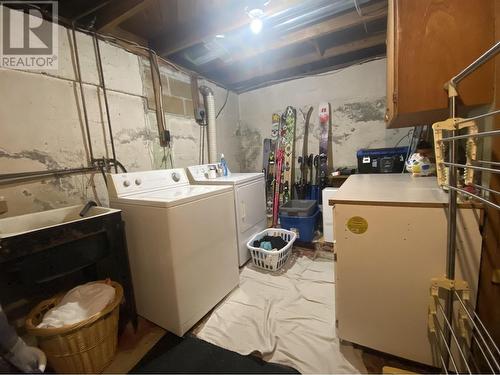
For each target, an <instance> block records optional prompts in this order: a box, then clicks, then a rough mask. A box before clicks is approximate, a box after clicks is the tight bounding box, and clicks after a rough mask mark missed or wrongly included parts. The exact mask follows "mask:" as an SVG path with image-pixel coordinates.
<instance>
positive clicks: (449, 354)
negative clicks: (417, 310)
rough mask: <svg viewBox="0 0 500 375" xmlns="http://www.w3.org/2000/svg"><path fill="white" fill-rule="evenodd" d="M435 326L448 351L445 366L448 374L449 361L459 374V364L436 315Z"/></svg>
mask: <svg viewBox="0 0 500 375" xmlns="http://www.w3.org/2000/svg"><path fill="white" fill-rule="evenodd" d="M434 323H435V324H434V325H435V327H436V328H437V329H438V331H439V334H440V335H441V339H442V340H443V344H444V345H443V346H444V347H445V348H446V351H447V353H445V354H446V359H445V362H446V365H445V369H446V372H447V371H448V364H447V363H448V361H451V364H452V365H453V368H454V369H455V373H456V374H458V373H459V371H458V367H457V363H456V362H455V358H454V357H453V354H452V353H451V348H450V345H449V344H447V338H446V337H445V335H444V333H443V329H442V328H441V325H440V323H439V320H438V318H437V316H436V315H434Z"/></svg>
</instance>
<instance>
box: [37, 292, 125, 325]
mask: <svg viewBox="0 0 500 375" xmlns="http://www.w3.org/2000/svg"><path fill="white" fill-rule="evenodd" d="M114 298H115V288H113V287H112V286H110V285H107V284H103V283H88V284H84V285H80V286H77V287H76V288H73V289H71V290H70V291H69V292H68V293H66V295H65V296H64V297H63V299H62V300H61V302H59V303H58V304H57V306H55V307H54V308H52V309H51V310H49V311H48V312H47V313H46V314H45V316H44V317H43V320H42V322H41V323H40V324H39V325H38V328H49V327H51V328H59V327H63V326H66V325H71V324H76V323H79V322H81V321H84V320H86V319H88V318H90V317H91V316H93V315H95V314H97V313H99V312H101V311H102V310H103V309H104V308H105V307H106V306H107V305H108V304H109V303H110V302H111V301H113V299H114Z"/></svg>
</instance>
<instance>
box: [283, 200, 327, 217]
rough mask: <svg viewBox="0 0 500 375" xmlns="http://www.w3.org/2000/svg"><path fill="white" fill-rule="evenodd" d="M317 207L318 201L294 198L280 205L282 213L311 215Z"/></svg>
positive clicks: (287, 214)
mask: <svg viewBox="0 0 500 375" xmlns="http://www.w3.org/2000/svg"><path fill="white" fill-rule="evenodd" d="M317 207H318V202H316V201H313V200H301V199H292V200H291V201H288V202H286V203H285V204H284V205H283V206H281V207H280V215H286V216H304V217H305V216H311V215H312V214H313V213H314V212H315V211H316V209H317Z"/></svg>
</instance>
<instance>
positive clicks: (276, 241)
mask: <svg viewBox="0 0 500 375" xmlns="http://www.w3.org/2000/svg"><path fill="white" fill-rule="evenodd" d="M266 242H270V243H271V249H276V250H281V249H282V248H284V247H285V246H286V245H288V242H286V241H285V240H284V239H283V238H281V237H280V236H264V237H262V238H261V239H260V240H255V241H254V242H253V244H252V245H253V247H260V248H262V249H265V250H271V249H267V248H266V247H267V245H264V246H266V247H262V246H263V243H266Z"/></svg>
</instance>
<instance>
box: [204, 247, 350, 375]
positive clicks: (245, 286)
mask: <svg viewBox="0 0 500 375" xmlns="http://www.w3.org/2000/svg"><path fill="white" fill-rule="evenodd" d="M285 267H288V269H287V270H286V272H285V273H282V274H280V275H273V274H269V273H265V272H262V271H259V270H257V269H256V268H253V266H251V265H250V266H246V267H245V268H243V270H242V271H241V274H240V286H239V288H237V289H235V290H234V291H233V292H232V293H231V294H230V295H229V296H228V297H227V298H226V299H225V301H223V302H222V303H221V304H220V305H219V306H218V307H217V308H216V309H215V310H214V311H213V313H212V314H211V316H210V317H209V318H208V320H207V321H206V322H205V323H204V324H203V325H202V327H201V329H200V330H198V333H197V336H198V337H199V338H200V339H202V340H205V341H208V342H211V343H213V344H215V345H218V346H221V347H223V348H226V349H229V350H232V351H235V352H238V353H240V354H250V353H252V352H260V353H261V355H262V358H263V359H264V360H266V361H270V362H275V363H280V364H283V365H287V366H291V367H293V368H295V369H297V370H298V371H300V372H301V373H303V374H310V373H323V374H324V373H330V374H331V373H357V372H358V371H357V370H356V369H355V368H354V367H353V366H352V365H351V364H350V363H349V362H347V361H346V360H345V358H344V356H343V355H342V354H341V353H340V345H339V340H338V338H337V337H336V334H335V302H334V301H335V298H334V293H335V289H334V274H333V262H332V261H329V260H326V259H316V260H314V261H313V260H311V259H309V258H307V257H305V256H302V257H298V258H296V257H294V258H292V259H289V262H288V264H287V265H286V266H285Z"/></svg>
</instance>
